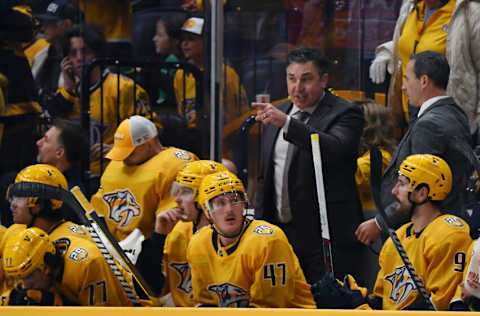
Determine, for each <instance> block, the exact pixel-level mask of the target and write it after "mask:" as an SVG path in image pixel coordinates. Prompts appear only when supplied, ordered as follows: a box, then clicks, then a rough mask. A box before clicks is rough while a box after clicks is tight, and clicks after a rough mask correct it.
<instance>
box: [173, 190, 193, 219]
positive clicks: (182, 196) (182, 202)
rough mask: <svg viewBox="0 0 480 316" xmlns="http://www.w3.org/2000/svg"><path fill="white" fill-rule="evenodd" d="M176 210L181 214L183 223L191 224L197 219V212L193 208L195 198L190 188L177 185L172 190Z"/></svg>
mask: <svg viewBox="0 0 480 316" xmlns="http://www.w3.org/2000/svg"><path fill="white" fill-rule="evenodd" d="M172 191H173V192H172V195H173V196H174V197H175V202H177V205H178V208H179V209H180V212H181V218H180V219H181V220H182V221H184V222H193V221H195V220H196V219H197V217H198V210H197V208H196V207H195V198H194V194H193V190H192V189H191V188H188V187H185V186H182V185H177V186H175V187H174V189H173V190H172Z"/></svg>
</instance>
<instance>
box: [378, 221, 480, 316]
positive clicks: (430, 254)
mask: <svg viewBox="0 0 480 316" xmlns="http://www.w3.org/2000/svg"><path fill="white" fill-rule="evenodd" d="M397 235H398V238H399V239H400V242H401V243H402V245H403V247H404V248H405V251H406V252H407V254H408V257H409V258H410V261H411V262H412V264H413V267H414V268H415V271H416V272H417V274H418V275H419V277H421V278H422V279H423V282H424V283H425V289H426V291H427V293H428V294H429V295H430V297H431V301H432V303H433V304H434V305H435V307H436V308H437V309H438V310H448V306H449V304H450V302H451V301H452V300H453V299H455V297H454V295H455V290H456V288H457V285H458V284H459V283H460V282H461V281H462V275H463V271H464V269H465V268H466V266H465V264H466V252H467V249H468V247H469V246H470V244H471V242H472V240H471V238H470V234H469V227H468V224H466V223H465V222H464V221H463V220H462V219H460V218H459V217H456V216H454V215H448V214H447V215H442V216H439V217H437V218H436V219H435V220H434V221H432V222H431V223H430V224H428V226H427V227H425V229H424V230H423V231H421V232H420V233H415V232H414V230H413V223H411V222H410V223H407V224H405V225H403V226H402V227H400V228H399V229H398V230H397ZM379 264H380V271H379V273H378V275H377V280H376V282H375V288H374V291H373V294H372V295H373V296H376V297H380V298H382V301H383V309H386V310H392V309H393V310H400V309H404V308H405V307H407V306H409V305H410V304H412V303H413V302H415V301H416V300H417V299H418V298H419V293H418V290H417V289H416V287H415V285H414V283H413V281H412V279H411V278H410V275H409V273H408V271H407V269H406V267H405V265H404V264H403V262H402V260H401V258H400V256H399V255H398V253H397V251H396V249H395V246H394V244H393V242H392V240H391V239H388V240H387V241H386V242H385V244H384V246H383V248H382V251H381V253H380V257H379Z"/></svg>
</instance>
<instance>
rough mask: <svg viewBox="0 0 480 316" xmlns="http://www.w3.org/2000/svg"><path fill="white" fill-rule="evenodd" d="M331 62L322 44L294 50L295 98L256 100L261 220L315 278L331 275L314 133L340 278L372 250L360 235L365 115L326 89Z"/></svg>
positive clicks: (291, 83) (290, 68) (291, 87)
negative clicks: (358, 178) (277, 230)
mask: <svg viewBox="0 0 480 316" xmlns="http://www.w3.org/2000/svg"><path fill="white" fill-rule="evenodd" d="M327 66H328V62H327V60H326V58H325V57H324V56H323V54H322V53H321V52H320V51H319V50H318V49H316V48H307V47H298V48H295V49H293V50H292V51H291V52H290V53H289V54H288V57H287V86H288V93H289V97H290V99H289V100H288V101H285V102H283V103H280V104H278V105H277V106H274V105H272V104H270V103H253V106H254V107H256V108H257V109H258V112H257V117H256V120H257V121H261V122H262V124H263V125H264V132H263V139H262V152H261V161H260V171H259V178H258V191H257V198H256V215H255V217H256V218H258V219H263V220H266V221H269V222H271V223H274V224H276V225H278V226H280V227H281V228H282V229H283V230H284V231H285V233H286V234H287V237H288V240H289V241H290V243H291V244H292V246H293V249H294V251H295V253H296V255H297V256H298V258H299V260H300V265H301V267H302V269H303V271H304V273H305V277H306V279H307V281H308V282H309V283H313V282H315V281H317V280H319V279H320V278H321V277H322V275H323V273H324V272H325V265H324V264H323V254H322V251H323V250H322V238H321V228H320V219H319V217H320V216H319V206H318V199H317V194H316V186H315V185H316V181H315V172H314V166H313V159H312V151H311V142H310V135H311V134H313V133H318V134H319V138H320V148H321V156H322V163H323V177H324V186H325V195H326V204H327V212H328V219H329V230H330V237H331V240H332V250H333V259H334V270H335V275H336V276H338V277H343V275H344V274H345V273H346V272H347V271H348V270H351V267H352V261H355V262H359V260H361V257H362V254H363V253H364V252H365V249H366V248H364V247H363V246H362V245H360V244H359V243H358V241H356V238H355V235H354V231H355V228H356V226H357V225H358V224H359V223H360V222H361V221H362V213H361V205H360V201H359V198H358V192H357V187H356V184H355V171H356V166H357V150H358V143H359V140H360V136H361V135H362V130H363V126H364V119H363V114H362V112H361V111H360V109H358V108H356V107H354V106H353V105H352V104H350V103H349V102H347V101H345V100H343V99H341V98H339V97H337V96H335V95H333V94H332V93H330V92H329V91H327V89H326V86H327V82H328V74H327ZM360 262H361V261H360ZM357 266H360V264H358V265H357ZM350 272H352V271H350ZM354 274H356V277H359V278H360V275H358V273H355V272H354Z"/></svg>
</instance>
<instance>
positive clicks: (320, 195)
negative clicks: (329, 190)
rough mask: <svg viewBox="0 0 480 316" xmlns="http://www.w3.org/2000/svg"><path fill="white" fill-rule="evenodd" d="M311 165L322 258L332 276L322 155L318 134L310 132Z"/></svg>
mask: <svg viewBox="0 0 480 316" xmlns="http://www.w3.org/2000/svg"><path fill="white" fill-rule="evenodd" d="M310 141H311V144H312V158H313V167H314V169H315V184H316V187H317V199H318V210H319V213H320V227H321V229H322V245H323V260H324V261H325V267H326V269H327V271H329V272H330V274H331V275H332V276H333V258H332V245H331V242H330V230H329V228H328V214H327V204H326V199H325V186H324V183H323V170H322V155H321V152H320V140H319V136H318V134H311V135H310Z"/></svg>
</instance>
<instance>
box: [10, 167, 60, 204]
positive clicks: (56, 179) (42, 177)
mask: <svg viewBox="0 0 480 316" xmlns="http://www.w3.org/2000/svg"><path fill="white" fill-rule="evenodd" d="M20 183H41V184H47V185H51V186H54V187H58V188H62V189H64V190H68V183H67V179H65V176H64V175H63V174H62V172H60V170H58V169H57V168H55V167H54V166H51V165H45V164H37V165H31V166H28V167H26V168H25V169H23V170H22V171H20V172H19V173H18V174H17V177H16V178H15V185H14V186H13V189H12V190H9V191H13V192H8V193H7V195H8V196H7V198H10V197H11V195H15V193H14V192H15V189H14V188H15V187H16V186H18V185H19V184H20ZM27 190H28V189H27ZM37 201H38V197H35V196H33V197H30V198H29V199H28V207H33V206H35V205H36V204H37ZM50 202H51V206H52V210H56V209H59V208H60V207H62V204H63V202H62V201H59V200H55V199H51V200H50Z"/></svg>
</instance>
